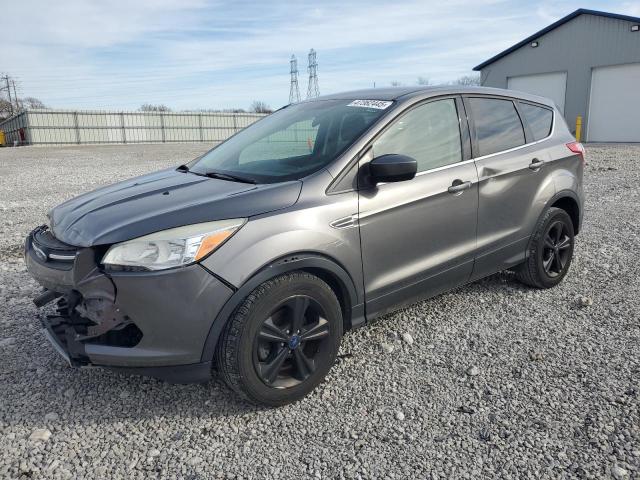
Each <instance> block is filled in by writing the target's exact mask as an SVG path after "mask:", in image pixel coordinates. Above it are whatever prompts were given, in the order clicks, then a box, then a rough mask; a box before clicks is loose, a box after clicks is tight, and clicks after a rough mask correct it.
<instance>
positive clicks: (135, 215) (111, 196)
mask: <svg viewBox="0 0 640 480" xmlns="http://www.w3.org/2000/svg"><path fill="white" fill-rule="evenodd" d="M301 188H302V182H301V181H298V180H296V181H291V182H284V183H271V184H264V185H251V184H247V183H239V182H231V181H227V180H219V179H214V178H208V177H202V176H198V175H194V174H192V173H184V172H179V171H176V170H174V169H169V170H162V171H160V172H155V173H151V174H148V175H143V176H141V177H137V178H133V179H131V180H126V181H124V182H119V183H116V184H114V185H110V186H107V187H103V188H99V189H98V190H94V191H92V192H89V193H85V194H83V195H80V196H78V197H75V198H72V199H71V200H68V201H66V202H64V203H62V204H60V205H58V206H57V207H55V208H54V209H53V210H51V212H49V219H50V220H51V229H52V230H53V233H54V235H55V236H56V238H58V239H59V240H61V241H63V242H65V243H68V244H70V245H75V246H78V247H90V246H94V245H105V244H111V243H116V242H122V241H125V240H130V239H132V238H136V237H140V236H142V235H147V234H149V233H153V232H157V231H160V230H165V229H167V228H174V227H180V226H183V225H189V224H193V223H201V222H210V221H213V220H224V219H227V218H242V217H250V216H253V215H259V214H262V213H267V212H271V211H274V210H279V209H282V208H287V207H289V206H291V205H293V204H295V203H296V201H297V200H298V197H299V195H300V190H301Z"/></svg>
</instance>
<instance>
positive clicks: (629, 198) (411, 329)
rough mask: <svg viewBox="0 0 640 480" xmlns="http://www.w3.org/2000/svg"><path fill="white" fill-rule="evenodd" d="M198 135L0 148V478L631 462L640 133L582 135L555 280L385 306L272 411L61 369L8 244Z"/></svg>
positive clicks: (536, 473) (176, 157) (499, 280)
mask: <svg viewBox="0 0 640 480" xmlns="http://www.w3.org/2000/svg"><path fill="white" fill-rule="evenodd" d="M205 149H206V146H203V145H162V146H161V145H147V146H141V145H131V146H91V147H88V146H87V147H69V148H63V147H56V148H38V147H23V148H17V149H14V148H12V149H9V148H5V149H0V477H1V478H20V477H21V476H22V477H24V478H82V477H88V478H156V477H157V478H159V477H169V478H190V479H196V478H198V479H199V478H250V477H252V478H294V477H295V478H300V477H311V478H314V477H316V478H474V479H475V478H479V477H499V478H559V477H580V478H608V477H612V478H616V479H625V478H640V313H639V312H640V288H639V283H640V282H639V281H638V278H637V271H638V269H637V266H636V264H637V261H638V253H640V237H639V232H640V213H639V211H640V195H639V189H638V185H639V184H640V174H639V173H638V172H639V171H640V168H638V167H639V166H640V164H639V163H638V159H639V158H640V146H590V147H588V162H589V165H588V167H587V169H586V177H585V181H586V191H587V193H588V199H587V210H586V214H585V218H586V224H585V226H584V230H583V232H582V234H581V235H580V236H579V237H578V239H577V248H576V251H575V257H574V263H573V265H572V267H571V271H570V272H569V275H568V276H567V278H566V279H565V281H564V283H562V284H561V285H560V286H559V287H557V288H555V289H552V290H547V291H536V290H531V289H529V288H525V287H523V286H521V285H519V284H518V283H516V282H515V280H514V279H513V278H512V275H511V274H509V273H502V274H498V275H494V276H492V277H490V278H487V279H485V280H483V281H481V282H478V283H474V284H472V285H468V286H465V287H462V288H459V289H457V290H455V291H453V292H451V293H449V294H446V295H442V296H440V297H437V298H435V299H433V300H430V301H427V302H423V303H420V304H417V305H414V306H412V307H411V308H407V309H404V310H402V311H399V312H397V313H395V314H392V315H388V316H386V317H384V318H382V319H380V320H379V321H376V322H374V324H373V325H371V326H369V327H368V328H363V329H360V330H357V331H355V332H352V333H350V334H348V335H347V336H346V337H345V339H344V343H343V348H342V352H341V353H342V356H341V359H340V361H339V362H338V364H336V366H335V367H334V369H333V370H332V372H331V374H330V375H329V377H328V379H327V381H326V382H325V383H323V384H322V385H321V386H320V387H319V388H318V389H317V390H316V391H315V392H314V393H313V394H312V395H311V396H310V397H308V398H306V399H305V400H303V401H301V402H299V403H297V404H294V405H290V406H287V407H284V408H279V409H271V410H269V409H258V408H256V407H252V406H248V405H246V404H243V403H241V402H240V401H239V400H237V398H236V397H235V396H234V395H233V394H232V393H231V392H230V391H228V390H227V388H226V387H225V386H224V385H223V384H222V382H221V381H219V380H217V379H214V380H212V381H211V382H209V383H208V384H205V385H187V386H176V385H168V384H164V383H161V382H159V381H156V380H153V379H146V378H139V377H127V376H124V375H119V374H115V373H111V372H108V371H102V370H99V369H84V370H73V369H70V368H68V367H67V366H66V365H65V364H64V363H63V361H62V360H61V359H60V358H58V356H57V354H56V353H55V352H54V350H53V348H52V347H51V346H50V345H49V344H48V343H47V341H46V339H45V338H44V336H43V335H42V333H41V332H40V328H39V326H38V321H37V315H38V311H37V309H36V308H35V307H34V306H33V304H32V303H31V299H32V297H34V296H35V295H36V292H37V291H39V288H38V286H37V285H36V283H35V282H34V281H32V280H31V279H30V278H29V276H28V275H27V274H26V272H25V268H24V265H23V261H22V258H21V248H22V247H21V243H22V239H23V238H24V236H25V235H26V234H27V232H28V231H29V230H30V229H31V228H32V227H33V226H35V225H36V224H38V223H39V222H41V220H42V218H43V215H44V213H45V212H46V211H47V209H48V208H50V207H52V206H54V205H55V204H57V203H59V202H61V201H63V200H65V199H66V198H69V197H71V196H73V195H76V194H78V193H80V192H83V191H86V190H89V189H93V188H95V187H97V186H99V185H102V184H106V183H110V182H113V181H116V180H119V179H123V178H127V177H130V176H133V175H136V174H141V173H144V172H147V171H150V170H154V169H159V168H161V167H165V166H168V165H172V164H179V163H182V162H183V161H185V160H189V159H191V158H193V157H194V156H196V155H197V154H199V153H201V152H202V151H204V150H205ZM407 334H409V335H410V338H409V337H408V336H407ZM40 429H44V430H46V431H44V432H43V431H39V430H40ZM48 432H49V433H50V437H49V438H48V439H46V440H44V439H45V438H47V437H48V435H49V434H48ZM38 437H39V438H41V439H39V440H38V439H37V438H38Z"/></svg>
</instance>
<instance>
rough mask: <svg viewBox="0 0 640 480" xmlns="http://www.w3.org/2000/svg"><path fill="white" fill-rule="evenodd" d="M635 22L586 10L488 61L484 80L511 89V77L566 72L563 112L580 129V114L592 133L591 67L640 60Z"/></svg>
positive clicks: (492, 84) (638, 35) (585, 129)
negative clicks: (535, 42)
mask: <svg viewBox="0 0 640 480" xmlns="http://www.w3.org/2000/svg"><path fill="white" fill-rule="evenodd" d="M633 24H634V23H633V22H629V21H626V20H619V19H615V18H609V17H602V16H596V15H588V14H583V15H580V16H578V17H576V18H574V19H573V20H570V21H569V22H567V23H565V24H563V25H561V26H559V27H558V28H556V29H554V30H552V31H550V32H548V33H547V34H545V35H543V36H542V37H540V38H539V39H538V41H539V45H538V47H536V48H531V46H529V45H524V46H522V47H520V48H519V49H518V50H516V51H514V52H512V53H510V54H508V55H507V56H505V57H503V58H501V59H499V60H497V61H495V62H493V63H491V64H489V65H487V66H486V67H485V68H483V69H482V72H481V83H482V85H484V86H487V87H498V88H507V79H508V78H509V77H515V76H520V75H532V74H536V73H551V72H567V89H566V96H565V109H564V116H565V118H566V120H567V123H568V124H569V126H570V129H571V130H572V131H573V130H574V129H575V120H576V117H577V116H578V115H582V117H583V119H584V123H583V125H584V126H583V132H586V131H587V128H586V127H587V123H588V121H589V119H588V118H587V115H588V111H589V92H590V89H591V71H592V69H593V68H594V67H599V66H604V65H620V64H626V63H636V62H640V32H632V31H631V25H633Z"/></svg>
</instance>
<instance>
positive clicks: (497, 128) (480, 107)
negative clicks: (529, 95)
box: [468, 98, 525, 156]
mask: <svg viewBox="0 0 640 480" xmlns="http://www.w3.org/2000/svg"><path fill="white" fill-rule="evenodd" d="M468 100H469V105H470V106H471V114H472V115H473V123H474V125H475V131H476V139H477V141H478V149H479V150H480V151H479V153H478V155H476V156H484V155H490V154H492V153H496V152H501V151H503V150H509V149H510V148H514V147H519V146H520V145H524V143H525V138H524V129H523V128H522V122H521V121H520V117H519V116H518V112H517V111H516V107H515V105H514V104H513V102H512V101H511V100H501V99H497V98H469V99H468Z"/></svg>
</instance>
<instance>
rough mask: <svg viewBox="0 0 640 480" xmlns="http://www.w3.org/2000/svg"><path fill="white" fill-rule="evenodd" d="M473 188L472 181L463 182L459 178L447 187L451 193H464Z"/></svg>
mask: <svg viewBox="0 0 640 480" xmlns="http://www.w3.org/2000/svg"><path fill="white" fill-rule="evenodd" d="M470 188H471V182H463V181H462V180H460V179H459V178H457V179H455V180H454V181H453V183H452V184H451V186H450V187H449V188H448V189H447V190H448V191H449V193H462V192H464V191H465V190H469V189H470Z"/></svg>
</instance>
